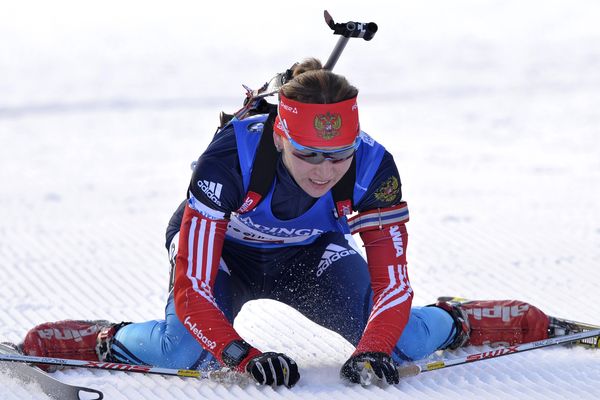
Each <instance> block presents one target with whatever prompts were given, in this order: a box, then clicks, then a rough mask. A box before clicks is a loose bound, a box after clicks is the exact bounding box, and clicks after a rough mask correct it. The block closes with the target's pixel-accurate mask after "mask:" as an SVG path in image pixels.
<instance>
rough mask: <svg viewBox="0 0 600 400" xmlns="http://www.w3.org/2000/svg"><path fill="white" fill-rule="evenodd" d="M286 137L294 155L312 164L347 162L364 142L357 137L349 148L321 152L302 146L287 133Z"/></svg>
mask: <svg viewBox="0 0 600 400" xmlns="http://www.w3.org/2000/svg"><path fill="white" fill-rule="evenodd" d="M286 136H287V139H288V140H289V141H290V143H291V145H292V146H293V147H294V150H293V151H292V154H293V155H294V156H295V157H297V158H299V159H301V160H303V161H306V162H307V163H310V164H321V163H322V162H324V161H325V160H328V161H331V162H332V163H333V164H336V163H339V162H342V161H346V160H347V159H349V158H350V157H352V156H353V155H354V153H355V152H356V149H358V146H359V145H360V142H361V141H362V140H361V139H360V136H357V137H356V140H355V141H354V143H353V144H351V145H350V146H348V147H343V148H341V149H336V150H321V149H315V148H314V147H307V146H302V145H301V144H300V143H298V142H296V141H295V140H294V139H292V138H291V137H290V135H288V134H287V133H286Z"/></svg>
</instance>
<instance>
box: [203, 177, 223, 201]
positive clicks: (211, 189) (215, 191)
mask: <svg viewBox="0 0 600 400" xmlns="http://www.w3.org/2000/svg"><path fill="white" fill-rule="evenodd" d="M198 187H199V188H200V189H201V190H202V191H203V192H204V194H205V195H206V196H207V197H208V198H209V199H210V200H211V201H212V202H213V203H215V204H216V205H218V206H220V205H221V200H219V199H220V198H221V189H223V185H221V184H220V183H215V182H210V181H198Z"/></svg>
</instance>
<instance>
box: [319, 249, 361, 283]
mask: <svg viewBox="0 0 600 400" xmlns="http://www.w3.org/2000/svg"><path fill="white" fill-rule="evenodd" d="M352 254H356V251H354V250H352V249H347V248H345V247H342V246H338V245H337V244H333V243H331V244H330V245H329V246H327V248H326V249H325V252H324V253H323V255H322V256H321V261H320V262H319V266H318V267H317V276H321V275H323V272H325V271H326V270H327V268H329V267H330V266H331V264H333V263H334V262H336V261H338V260H339V259H341V258H344V257H347V256H349V255H352Z"/></svg>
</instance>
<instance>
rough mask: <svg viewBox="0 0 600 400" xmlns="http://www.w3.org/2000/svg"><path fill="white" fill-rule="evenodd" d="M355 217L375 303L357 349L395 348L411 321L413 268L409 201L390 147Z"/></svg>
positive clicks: (354, 227) (353, 224)
mask: <svg viewBox="0 0 600 400" xmlns="http://www.w3.org/2000/svg"><path fill="white" fill-rule="evenodd" d="M357 208H358V210H359V213H358V215H357V216H355V217H354V218H352V219H350V221H349V225H350V229H351V231H352V233H359V234H360V236H361V239H362V241H363V243H364V246H365V250H366V253H367V263H368V268H369V274H370V277H371V287H372V289H373V308H372V310H371V313H370V315H369V319H368V321H367V326H366V328H365V331H364V332H363V336H362V338H361V340H360V341H359V343H358V345H357V347H356V350H355V354H359V353H364V352H370V351H372V352H384V353H387V354H391V352H392V350H393V349H394V346H395V345H396V343H397V342H398V340H399V339H400V336H401V335H402V332H403V331H404V327H405V326H406V323H407V322H408V317H409V315H410V308H411V304H412V298H413V290H412V288H411V286H410V281H409V278H408V271H407V260H406V251H407V244H408V233H407V230H406V223H407V222H408V207H407V205H406V203H405V202H403V201H402V192H401V183H400V176H399V174H398V170H397V168H396V165H395V163H394V160H393V157H392V156H391V155H390V154H389V153H387V152H386V154H385V156H384V157H383V159H382V162H381V164H380V166H379V169H378V171H377V173H376V174H375V177H374V178H373V180H372V182H371V184H370V185H369V188H368V190H367V193H366V194H365V196H364V198H363V199H362V200H361V202H360V203H359V204H358V205H357Z"/></svg>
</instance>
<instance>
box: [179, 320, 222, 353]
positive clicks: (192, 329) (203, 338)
mask: <svg viewBox="0 0 600 400" xmlns="http://www.w3.org/2000/svg"><path fill="white" fill-rule="evenodd" d="M183 324H184V325H186V326H187V327H188V329H189V331H190V332H192V333H193V334H194V335H195V336H196V337H197V338H198V340H200V342H201V343H202V344H203V345H204V346H205V347H207V348H209V349H210V350H214V349H215V347H217V343H216V342H213V341H212V340H210V339H209V338H207V337H206V336H204V334H203V333H202V329H198V328H197V325H196V324H195V323H194V324H193V325H192V323H191V322H190V317H189V316H188V317H185V320H184V321H183Z"/></svg>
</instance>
